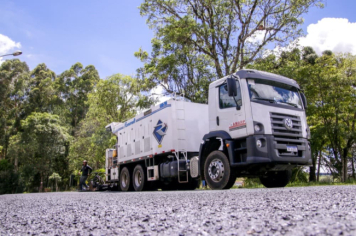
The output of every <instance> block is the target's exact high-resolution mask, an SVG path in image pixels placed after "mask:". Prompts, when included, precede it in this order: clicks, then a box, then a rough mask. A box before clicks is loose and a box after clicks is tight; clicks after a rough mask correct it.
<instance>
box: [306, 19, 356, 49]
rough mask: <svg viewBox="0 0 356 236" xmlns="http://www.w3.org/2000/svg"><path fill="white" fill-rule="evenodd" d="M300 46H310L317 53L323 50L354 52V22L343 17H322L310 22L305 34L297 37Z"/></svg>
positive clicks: (355, 26) (355, 34) (355, 41)
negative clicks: (315, 21) (313, 22)
mask: <svg viewBox="0 0 356 236" xmlns="http://www.w3.org/2000/svg"><path fill="white" fill-rule="evenodd" d="M299 44H300V45H301V46H311V47H313V48H314V50H315V51H316V53H318V54H319V55H320V54H321V53H322V52H323V51H325V50H331V51H333V52H336V53H351V54H356V22H354V23H352V22H349V20H348V19H345V18H323V19H321V20H320V21H318V23H316V24H310V25H309V26H308V28H307V35H306V36H305V37H301V38H300V39H299Z"/></svg>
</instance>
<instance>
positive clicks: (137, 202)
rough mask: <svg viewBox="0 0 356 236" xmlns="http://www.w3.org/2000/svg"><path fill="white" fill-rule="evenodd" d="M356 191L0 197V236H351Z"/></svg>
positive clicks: (314, 189)
mask: <svg viewBox="0 0 356 236" xmlns="http://www.w3.org/2000/svg"><path fill="white" fill-rule="evenodd" d="M355 196H356V186H352V185H350V186H327V187H300V188H279V189H266V188H261V189H232V190H226V191H199V190H197V191H175V192H162V191H157V192H128V193H123V192H61V193H38V194H16V195H2V196H0V235H13V234H15V235H24V234H30V235H32V234H50V235H53V234H59V235H63V234H68V235H74V234H76V235H90V234H92V235H112V234H119V235H137V234H144V235H216V234H222V235H341V234H343V235H356V206H355V200H356V199H355V198H356V197H355Z"/></svg>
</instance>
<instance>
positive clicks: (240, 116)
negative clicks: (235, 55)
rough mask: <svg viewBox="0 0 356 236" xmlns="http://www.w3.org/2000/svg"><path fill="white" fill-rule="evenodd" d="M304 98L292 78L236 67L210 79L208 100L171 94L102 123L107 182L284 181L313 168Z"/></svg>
mask: <svg viewBox="0 0 356 236" xmlns="http://www.w3.org/2000/svg"><path fill="white" fill-rule="evenodd" d="M305 108H306V98H305V96H304V94H303V93H302V92H301V91H300V88H299V85H298V84H297V83H296V81H294V80H292V79H289V78H286V77H283V76H279V75H275V74H271V73H267V72H262V71H257V70H240V71H238V72H236V73H234V74H232V75H229V76H226V77H224V78H222V79H219V80H217V81H215V82H213V83H211V84H210V85H209V99H208V105H207V104H198V103H192V102H186V101H179V100H176V99H171V100H168V101H166V102H164V103H162V104H160V105H158V106H153V107H151V109H149V110H147V111H145V112H144V113H142V114H139V115H137V116H136V117H135V118H133V119H131V120H128V121H126V122H125V123H115V122H114V123H111V124H109V125H108V126H106V129H107V130H109V131H111V132H112V133H114V134H115V135H116V136H117V140H118V141H117V144H116V145H115V147H114V148H113V149H107V150H106V182H107V183H110V184H111V185H112V186H117V188H119V189H120V190H122V191H130V190H135V191H142V190H149V189H158V188H161V189H162V190H175V189H189V190H192V189H195V188H196V187H197V186H198V184H199V180H205V181H206V183H207V185H208V186H209V187H210V188H211V189H229V188H231V187H232V186H233V185H234V183H235V181H236V177H259V178H260V181H261V183H262V184H263V185H264V186H266V187H269V188H270V187H284V186H286V185H287V184H288V182H289V180H290V178H291V170H292V169H293V168H294V167H295V166H300V165H302V166H310V165H311V164H312V162H311V152H310V144H309V141H308V139H309V138H310V132H309V128H308V126H307V122H306V114H305Z"/></svg>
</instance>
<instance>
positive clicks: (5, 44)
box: [0, 34, 21, 64]
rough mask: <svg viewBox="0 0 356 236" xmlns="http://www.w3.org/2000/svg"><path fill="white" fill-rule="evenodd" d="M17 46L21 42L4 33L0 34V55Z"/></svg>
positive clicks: (0, 59)
mask: <svg viewBox="0 0 356 236" xmlns="http://www.w3.org/2000/svg"><path fill="white" fill-rule="evenodd" d="M18 48H21V43H16V42H15V41H13V40H12V39H10V38H9V37H7V36H6V35H3V34H0V55H4V54H9V53H12V52H13V51H15V49H18ZM1 63H2V57H0V64H1Z"/></svg>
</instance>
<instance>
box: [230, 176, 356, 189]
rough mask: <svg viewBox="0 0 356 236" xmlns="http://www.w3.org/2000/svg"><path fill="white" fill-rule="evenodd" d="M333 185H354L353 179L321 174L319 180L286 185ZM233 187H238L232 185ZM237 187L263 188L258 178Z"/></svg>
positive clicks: (355, 183)
mask: <svg viewBox="0 0 356 236" xmlns="http://www.w3.org/2000/svg"><path fill="white" fill-rule="evenodd" d="M328 185H330V186H333V185H356V181H355V180H352V179H350V180H348V181H347V182H340V180H339V179H333V178H332V177H331V176H321V177H320V180H319V182H300V181H295V182H290V183H289V184H288V185H287V186H286V187H309V186H328ZM234 188H238V187H236V186H234ZM239 188H264V186H263V185H262V184H261V183H260V181H259V179H257V178H253V179H245V182H244V185H243V186H242V187H239Z"/></svg>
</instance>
